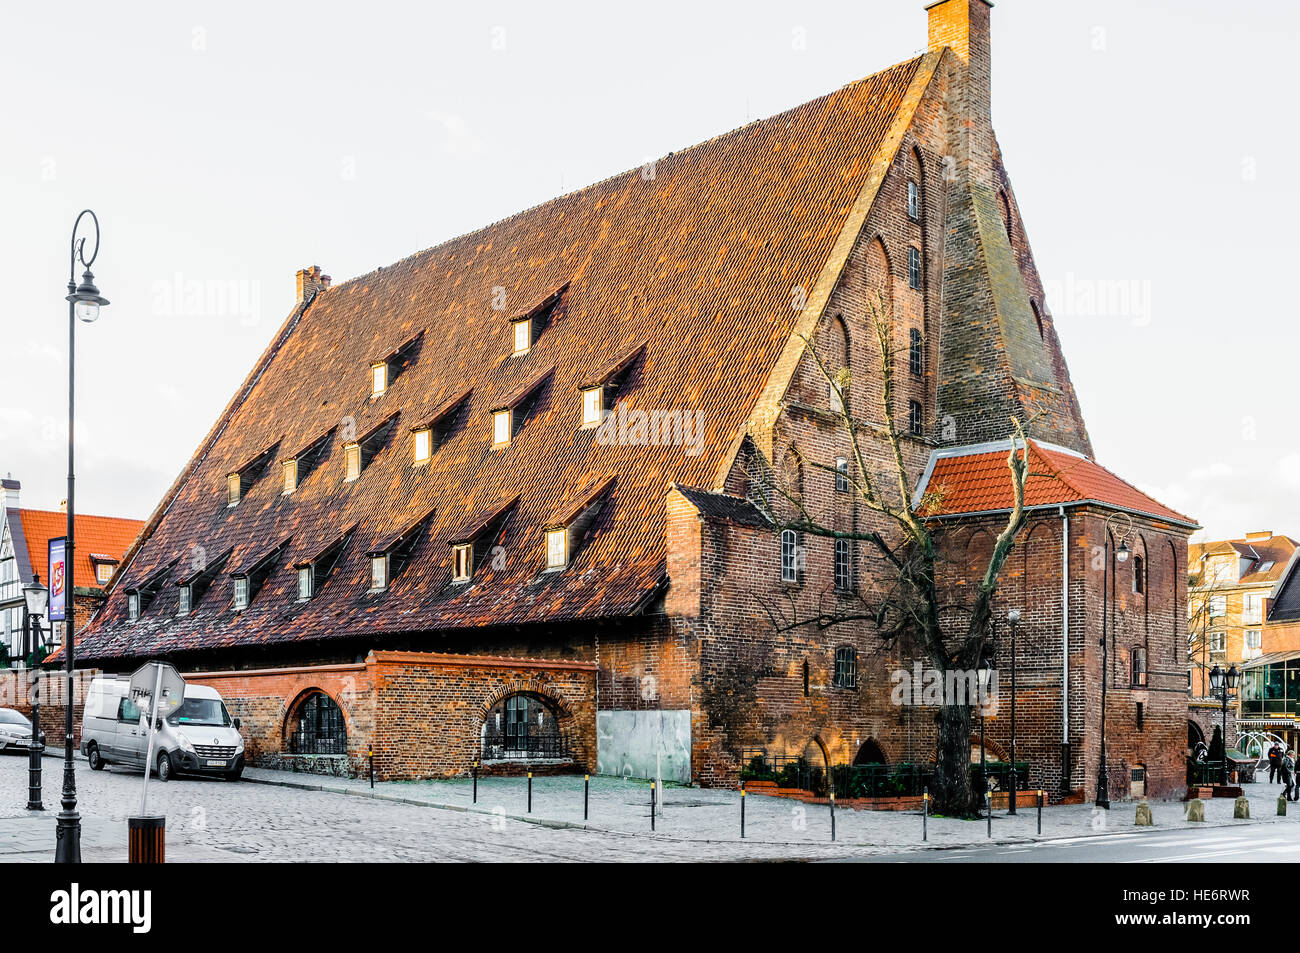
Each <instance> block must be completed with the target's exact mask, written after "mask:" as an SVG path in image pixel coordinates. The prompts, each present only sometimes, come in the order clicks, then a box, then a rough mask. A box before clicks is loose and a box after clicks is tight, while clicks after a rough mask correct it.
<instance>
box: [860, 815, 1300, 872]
mask: <svg viewBox="0 0 1300 953" xmlns="http://www.w3.org/2000/svg"><path fill="white" fill-rule="evenodd" d="M853 860H856V861H860V862H867V863H900V862H906V863H949V864H953V863H956V864H961V863H966V864H988V863H1017V864H1034V863H1112V864H1176V863H1196V862H1200V861H1206V862H1210V863H1216V864H1217V863H1249V862H1255V861H1264V862H1268V863H1277V862H1279V861H1282V862H1288V861H1300V825H1292V824H1269V825H1261V826H1258V827H1248V828H1235V829H1234V828H1206V829H1204V830H1197V831H1191V830H1178V831H1143V832H1141V833H1136V832H1134V833H1123V834H1100V835H1095V836H1091V837H1068V838H1062V839H1060V840H1053V841H1046V842H1044V843H1039V844H1023V845H996V844H994V845H991V846H988V847H968V848H955V849H951V850H926V851H911V852H908V853H905V854H885V855H877V856H872V857H862V858H853Z"/></svg>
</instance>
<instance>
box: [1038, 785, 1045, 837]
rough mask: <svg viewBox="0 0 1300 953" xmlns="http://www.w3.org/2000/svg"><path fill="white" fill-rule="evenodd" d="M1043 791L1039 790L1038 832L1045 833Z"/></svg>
mask: <svg viewBox="0 0 1300 953" xmlns="http://www.w3.org/2000/svg"><path fill="white" fill-rule="evenodd" d="M1043 793H1044V792H1042V791H1039V792H1038V833H1039V834H1041V833H1043Z"/></svg>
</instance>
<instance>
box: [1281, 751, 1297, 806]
mask: <svg viewBox="0 0 1300 953" xmlns="http://www.w3.org/2000/svg"><path fill="white" fill-rule="evenodd" d="M1279 770H1280V771H1281V772H1282V783H1283V784H1285V785H1286V787H1285V788H1284V789H1283V790H1282V796H1283V797H1284V798H1286V799H1287V800H1288V801H1294V800H1296V797H1295V795H1296V794H1297V793H1300V784H1295V783H1294V780H1295V758H1294V752H1291V751H1288V752H1287V753H1286V754H1284V755H1283V756H1282V764H1281V766H1280V768H1279Z"/></svg>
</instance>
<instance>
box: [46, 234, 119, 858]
mask: <svg viewBox="0 0 1300 953" xmlns="http://www.w3.org/2000/svg"><path fill="white" fill-rule="evenodd" d="M87 215H89V216H90V221H91V224H93V225H94V229H95V245H94V250H93V251H92V252H91V253H90V257H89V258H87V257H86V239H85V238H82V239H81V240H80V241H78V240H77V230H78V229H79V228H80V227H81V220H82V219H84V218H85V217H86V216H87ZM98 257H99V219H98V217H96V215H95V213H94V212H92V211H91V210H90V209H85V210H84V211H82V213H81V214H80V215H78V216H77V220H76V222H74V223H73V226H72V247H71V253H70V256H69V258H70V261H69V263H68V295H67V298H66V300H67V302H68V532H67V536H68V545H67V552H66V555H65V557H64V558H65V560H66V562H65V563H64V566H65V567H67V568H66V569H65V571H64V585H65V591H67V592H69V593H72V594H75V591H76V588H75V586H74V583H73V578H74V577H73V569H72V567H74V566H76V565H77V561H76V524H75V522H74V513H75V511H76V505H75V502H74V500H75V496H74V484H75V479H74V477H73V472H74V467H73V448H74V443H73V423H74V421H75V416H76V415H75V413H74V408H75V395H76V358H77V346H76V345H77V322H78V321H84V322H85V323H86V324H91V323H93V322H94V321H96V320H98V319H99V309H100V308H102V307H103V306H104V305H106V304H108V300H107V299H106V298H103V297H101V296H100V293H99V289H98V288H96V287H95V276H94V275H93V274H92V273H91V271H90V266H91V265H92V264H94V262H95V259H96V258H98ZM78 261H80V262H81V265H82V267H83V268H85V272H84V273H83V274H82V276H81V283H80V284H78V283H77V262H78ZM75 602H76V600H75V595H74V597H73V598H69V599H68V613H67V621H66V622H64V624H63V655H64V657H65V658H66V659H67V695H66V697H65V698H64V706H63V707H64V738H63V796H62V800H61V801H60V803H61V804H62V806H63V810H61V811H60V812H59V815H58V827H57V828H56V830H55V844H54V862H55V863H58V864H79V863H81V815H80V814H78V813H77V777H76V773H75V770H74V768H73V765H72V730H73V724H72V718H73V713H72V709H73V702H74V701H75V694H74V687H73V678H74V674H73V666H74V665H75V664H76V659H75V656H76V645H75V642H76V630H77V614H76V605H75Z"/></svg>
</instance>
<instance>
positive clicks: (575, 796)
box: [0, 755, 1300, 862]
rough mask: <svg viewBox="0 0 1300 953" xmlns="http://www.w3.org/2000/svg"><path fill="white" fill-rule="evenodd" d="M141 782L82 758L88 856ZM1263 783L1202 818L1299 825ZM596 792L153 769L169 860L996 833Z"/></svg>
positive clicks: (14, 780)
mask: <svg viewBox="0 0 1300 953" xmlns="http://www.w3.org/2000/svg"><path fill="white" fill-rule="evenodd" d="M44 765H45V771H44V790H45V804H46V807H47V811H46V812H45V814H44V815H43V816H42V815H37V816H33V815H32V814H31V813H30V812H27V811H25V810H24V807H23V806H24V805H25V804H26V799H27V770H26V768H27V762H26V758H25V757H21V756H12V755H0V860H4V861H13V860H38V861H44V860H49V859H50V857H51V855H52V851H53V844H54V814H55V813H56V812H57V810H58V789H59V786H60V783H61V773H62V772H61V767H62V763H61V761H59V760H58V759H57V758H56V757H47V758H46V759H45V761H44ZM140 783H141V779H140V774H139V773H138V772H134V771H128V770H126V769H123V768H109V769H108V770H105V771H98V772H96V771H91V770H90V769H89V767H88V766H87V765H86V763H85V761H84V760H81V759H78V761H77V788H78V795H79V804H78V808H79V810H80V812H81V814H82V816H83V825H84V828H83V853H84V857H85V859H86V860H125V857H126V818H127V816H128V815H130V814H134V813H137V812H138V810H139V806H140V801H139V799H140ZM303 786H307V787H320V788H323V790H304V789H303ZM1259 787H1260V790H1259V792H1258V795H1257V796H1255V797H1254V798H1253V803H1252V815H1253V817H1254V818H1255V819H1254V820H1252V821H1234V820H1232V817H1231V815H1232V803H1231V802H1230V801H1223V800H1220V801H1212V802H1210V803H1208V804H1207V811H1206V814H1207V821H1208V822H1209V823H1208V824H1206V825H1204V826H1207V827H1209V826H1225V825H1231V826H1246V825H1250V826H1256V825H1261V824H1270V823H1292V824H1295V823H1300V816H1297V815H1300V811H1294V812H1292V816H1291V817H1289V818H1277V817H1275V816H1274V810H1275V799H1276V791H1274V790H1273V788H1272V787H1269V788H1268V789H1267V790H1265V789H1264V786H1262V785H1261V786H1259ZM591 791H592V794H591V820H590V822H589V823H588V826H587V827H586V829H584V828H583V820H582V779H581V778H538V779H536V780H535V781H534V795H533V811H534V812H533V814H532V815H531V818H530V821H526V820H523V819H522V818H521V815H523V814H524V813H525V810H526V798H527V795H526V781H525V780H524V779H522V778H490V779H482V780H481V781H480V787H479V800H478V803H477V804H473V803H471V794H470V784H469V782H468V781H449V782H400V783H387V784H380V785H378V786H377V788H376V790H375V792H374V793H375V794H376V795H378V797H374V796H371V791H370V789H369V786H368V784H366V783H365V782H364V781H348V780H343V779H334V778H318V777H314V776H311V775H295V774H286V773H284V772H277V771H257V770H251V771H249V772H248V779H247V780H245V781H242V782H238V783H232V782H227V781H219V780H209V779H189V778H181V779H178V780H175V781H172V782H169V783H167V784H162V783H159V782H158V781H157V779H154V780H153V781H152V782H151V783H150V785H149V800H150V805H149V809H150V812H151V813H165V814H166V815H167V856H168V859H169V860H173V861H180V860H201V861H272V862H275V861H391V860H397V861H693V860H772V859H790V860H832V859H852V858H857V857H864V856H870V855H873V854H880V853H890V854H897V853H898V851H899V850H900V849H903V850H915V849H921V848H923V847H926V846H929V847H960V846H963V845H980V844H988V843H990V840H989V838H988V834H987V827H986V824H985V822H984V821H959V820H951V819H946V818H932V819H930V821H929V841H928V842H926V844H922V842H921V818H920V817H919V816H918V815H916V814H914V813H891V812H868V811H849V810H840V811H837V812H836V833H837V841H836V842H835V843H831V841H830V823H829V811H828V810H827V808H826V807H824V806H817V805H804V804H801V803H798V802H792V801H788V800H785V799H782V798H770V797H760V796H751V797H749V798H747V799H746V801H747V804H746V827H747V830H746V833H747V838H746V839H745V840H744V841H742V840H740V837H739V833H740V831H739V798H738V796H737V794H736V792H734V791H715V790H700V789H696V788H680V787H676V786H670V787H669V788H668V791H667V792H666V793H667V804H666V808H665V812H664V815H663V816H662V817H660V818H659V819H658V820H657V823H656V827H657V830H656V832H655V833H654V834H651V833H650V831H649V819H650V818H649V789H648V785H646V784H645V783H644V782H633V781H622V780H620V779H615V778H593V779H592V788H591ZM399 798H400V799H402V801H397V800H393V799H399ZM404 802H414V803H404ZM434 805H437V806H434ZM1152 807H1153V810H1154V813H1155V820H1156V829H1157V830H1166V831H1168V830H1174V829H1185V828H1188V826H1189V825H1188V823H1187V822H1186V821H1185V820H1183V818H1182V805H1181V804H1178V803H1176V802H1175V803H1171V802H1153V804H1152ZM1098 818H1099V815H1098V814H1096V813H1094V812H1093V811H1092V809H1091V808H1090V807H1088V806H1086V805H1083V806H1078V807H1063V808H1049V809H1047V810H1046V811H1045V812H1044V821H1043V837H1044V838H1064V837H1086V836H1094V835H1096V834H1105V833H1111V834H1113V833H1116V832H1117V831H1133V832H1135V833H1141V832H1139V831H1137V830H1136V829H1135V828H1134V827H1133V805H1132V804H1129V803H1117V804H1116V805H1115V809H1114V810H1112V811H1110V812H1108V813H1107V814H1105V816H1104V819H1103V821H1104V822H1099V819H1098ZM1194 826H1196V827H1200V826H1202V825H1194ZM1036 828H1037V814H1036V812H1035V811H1034V810H1032V809H1022V810H1021V813H1020V815H1019V816H1018V817H1015V818H1010V817H1006V816H1005V815H1004V814H1001V813H999V814H998V815H997V816H996V817H995V818H994V822H993V831H994V838H993V842H994V843H1016V842H1031V841H1032V840H1034V839H1036Z"/></svg>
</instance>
